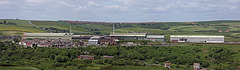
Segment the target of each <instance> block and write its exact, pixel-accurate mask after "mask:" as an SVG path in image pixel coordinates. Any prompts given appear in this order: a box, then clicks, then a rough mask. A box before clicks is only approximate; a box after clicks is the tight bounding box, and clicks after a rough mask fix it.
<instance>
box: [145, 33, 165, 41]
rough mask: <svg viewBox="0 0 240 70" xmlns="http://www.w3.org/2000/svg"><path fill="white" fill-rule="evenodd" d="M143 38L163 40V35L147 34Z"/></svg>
mask: <svg viewBox="0 0 240 70" xmlns="http://www.w3.org/2000/svg"><path fill="white" fill-rule="evenodd" d="M145 40H150V41H159V42H164V35H147V37H146V39H145Z"/></svg>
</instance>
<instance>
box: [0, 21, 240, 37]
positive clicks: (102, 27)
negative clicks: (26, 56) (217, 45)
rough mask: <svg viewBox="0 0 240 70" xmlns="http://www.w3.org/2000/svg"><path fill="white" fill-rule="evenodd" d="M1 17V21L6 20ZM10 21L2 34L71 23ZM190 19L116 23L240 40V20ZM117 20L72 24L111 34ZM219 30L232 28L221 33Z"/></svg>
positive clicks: (80, 30) (125, 29)
mask: <svg viewBox="0 0 240 70" xmlns="http://www.w3.org/2000/svg"><path fill="white" fill-rule="evenodd" d="M3 21H4V20H3V19H0V22H3ZM5 21H7V22H14V23H16V25H4V24H0V34H1V33H2V34H4V35H19V34H22V33H24V32H32V33H39V32H68V30H69V27H70V24H68V23H66V22H62V21H36V20H31V22H32V23H33V24H35V25H37V26H40V27H44V28H52V29H57V30H59V31H54V30H46V29H40V28H38V27H34V26H32V25H30V24H28V23H27V21H26V20H14V19H8V20H5ZM186 23H189V22H159V23H139V24H120V23H119V24H115V33H129V32H130V33H131V32H147V33H148V34H161V35H186V34H187V35H224V36H226V37H225V39H226V41H240V21H237V20H221V21H200V22H195V23H198V24H196V25H190V24H186ZM112 25H113V24H77V25H71V26H72V31H73V33H74V34H91V35H108V34H110V33H112ZM218 30H223V31H227V30H228V31H230V32H223V33H219V32H218Z"/></svg>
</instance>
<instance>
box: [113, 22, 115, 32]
mask: <svg viewBox="0 0 240 70" xmlns="http://www.w3.org/2000/svg"><path fill="white" fill-rule="evenodd" d="M114 29H115V26H114V24H113V33H115V31H114Z"/></svg>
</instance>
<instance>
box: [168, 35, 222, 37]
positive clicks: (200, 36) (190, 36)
mask: <svg viewBox="0 0 240 70" xmlns="http://www.w3.org/2000/svg"><path fill="white" fill-rule="evenodd" d="M170 37H224V36H211V35H171V36H170Z"/></svg>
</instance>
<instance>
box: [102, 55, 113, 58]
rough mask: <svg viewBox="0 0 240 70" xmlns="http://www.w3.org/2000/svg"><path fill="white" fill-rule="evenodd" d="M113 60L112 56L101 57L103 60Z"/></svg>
mask: <svg viewBox="0 0 240 70" xmlns="http://www.w3.org/2000/svg"><path fill="white" fill-rule="evenodd" d="M113 58H114V56H106V55H104V56H103V59H113Z"/></svg>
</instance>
